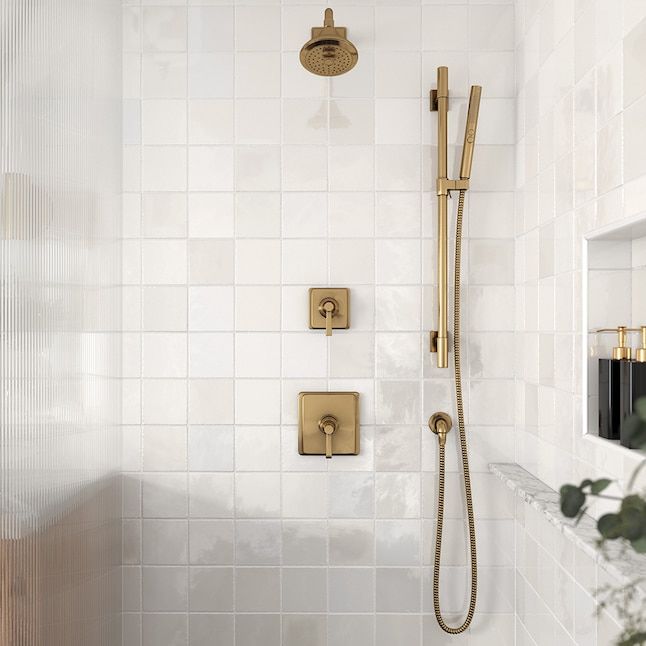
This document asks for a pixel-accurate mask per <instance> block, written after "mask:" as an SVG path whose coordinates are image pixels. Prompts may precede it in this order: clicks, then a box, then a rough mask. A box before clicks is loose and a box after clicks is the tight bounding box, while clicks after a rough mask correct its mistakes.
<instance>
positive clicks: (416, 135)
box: [124, 0, 515, 646]
mask: <svg viewBox="0 0 646 646" xmlns="http://www.w3.org/2000/svg"><path fill="white" fill-rule="evenodd" d="M160 4H161V3H160ZM188 4H189V6H187V3H186V2H183V3H182V2H181V1H178V2H172V1H170V2H164V3H163V5H164V6H155V4H154V2H148V1H146V2H144V3H143V6H139V3H138V2H132V1H129V2H127V3H126V6H125V8H124V42H125V53H124V92H125V147H124V172H125V175H124V182H125V190H126V194H125V196H124V232H125V235H126V237H127V240H126V241H125V245H124V282H125V287H124V298H125V300H124V327H125V329H126V331H127V332H126V338H125V348H124V366H125V369H126V379H125V389H124V402H125V406H124V411H125V412H124V421H125V424H126V427H125V433H124V447H125V454H124V459H125V465H126V470H127V472H128V481H127V486H128V491H127V495H126V499H125V515H126V516H127V518H128V520H127V521H126V547H125V549H126V552H125V559H126V561H127V563H128V564H129V566H128V567H127V571H126V582H125V589H126V598H125V610H126V612H127V614H126V640H125V643H126V644H127V645H128V646H131V645H133V644H136V645H139V644H141V643H143V644H145V645H146V646H150V645H152V644H155V645H157V644H159V643H160V641H164V643H167V644H169V643H171V642H172V643H173V644H182V645H184V644H187V643H190V644H191V646H202V645H205V644H210V643H211V637H210V636H209V635H211V634H212V633H213V632H216V633H217V634H218V635H219V642H218V643H220V644H223V645H225V644H226V645H227V646H229V645H232V644H234V643H235V644H236V646H251V645H254V646H255V645H257V644H258V643H260V640H262V643H263V644H267V645H274V644H282V645H283V646H295V645H298V646H309V645H314V644H316V645H319V644H329V645H330V646H342V645H344V644H349V643H352V644H354V645H356V646H366V645H373V644H378V645H380V646H383V645H385V644H389V645H390V644H392V643H395V642H396V641H397V642H399V641H401V642H405V643H406V644H410V645H411V646H412V645H415V644H417V645H420V644H422V643H424V644H431V643H433V644H437V643H440V642H439V641H438V640H440V636H439V635H438V630H437V628H436V627H435V620H434V618H433V617H432V614H430V615H429V614H428V613H429V612H430V611H431V609H432V608H431V597H430V593H429V576H430V568H429V567H428V566H429V563H430V550H431V543H432V533H433V518H434V515H435V511H434V505H435V480H436V473H435V468H436V467H435V460H436V447H435V440H434V438H432V437H431V435H430V433H429V431H428V429H427V428H426V421H427V419H428V417H429V415H430V414H431V413H432V412H434V411H436V410H438V409H446V410H449V411H450V412H453V405H452V394H451V393H452V390H451V371H448V370H446V371H440V370H438V369H436V368H434V367H433V363H432V357H431V356H430V355H429V353H428V349H427V345H426V344H427V332H428V330H429V329H431V328H432V327H433V317H434V309H435V306H434V288H433V281H434V272H435V268H434V263H435V260H434V259H435V251H434V249H435V242H434V240H433V239H432V237H433V231H434V227H435V219H434V215H433V213H434V209H435V204H434V203H435V199H434V176H435V149H434V147H433V141H434V137H435V127H436V126H435V123H436V121H435V119H436V118H435V115H432V114H430V113H429V111H428V104H427V101H428V99H427V96H428V90H429V89H430V88H431V87H433V86H434V84H435V74H436V67H437V66H438V65H442V64H445V65H448V66H449V68H450V86H451V93H452V106H451V124H450V125H451V154H452V156H454V155H455V153H456V150H455V149H456V148H458V144H461V140H462V136H463V135H462V127H463V120H464V113H465V107H466V106H465V102H466V96H467V92H468V86H469V84H470V83H479V84H482V85H483V86H484V99H483V103H482V109H481V125H480V130H479V133H478V144H479V145H478V149H477V152H476V157H475V162H474V173H473V184H472V186H473V190H472V191H470V194H469V205H468V206H469V213H468V216H467V231H468V238H469V240H468V243H467V245H466V250H467V253H466V254H465V266H464V276H465V290H464V294H465V297H464V316H465V319H464V327H465V330H466V334H465V339H464V343H465V348H466V361H465V365H468V369H467V373H468V374H467V379H466V384H465V388H466V392H467V402H468V416H467V419H468V423H469V427H470V431H469V435H470V438H471V445H472V447H473V448H472V462H473V469H474V471H475V473H474V489H475V496H476V500H475V503H476V510H477V515H478V530H479V546H480V558H481V561H480V562H481V570H480V575H481V579H480V589H481V593H480V602H479V611H478V615H477V617H476V619H475V622H474V628H473V630H472V639H473V642H472V643H474V644H476V643H478V644H483V643H493V642H494V641H495V643H497V644H511V643H512V641H513V588H514V584H513V573H512V565H513V559H512V555H513V544H512V536H513V533H512V532H513V503H512V500H511V498H510V496H511V494H510V493H509V492H508V491H507V490H505V489H504V488H503V487H502V486H501V485H500V484H499V483H498V482H497V481H495V480H493V479H492V476H490V475H489V474H488V472H487V463H488V462H490V461H510V460H512V459H513V425H514V405H513V400H514V383H513V379H512V374H513V352H512V348H513V336H512V331H513V325H514V324H513V296H514V278H513V274H514V267H513V263H514V261H513V253H514V241H513V238H514V233H515V231H514V213H513V193H512V192H513V188H514V186H513V172H514V168H513V150H514V149H513V144H514V131H513V124H514V99H513V95H514V85H513V74H514V65H513V51H512V50H513V45H514V42H513V20H514V18H513V14H514V11H513V7H512V5H511V4H509V3H505V2H503V3H495V4H486V3H480V2H477V3H476V2H474V3H472V4H469V5H467V4H451V5H446V6H445V5H444V3H439V4H426V3H425V4H423V5H422V4H420V2H406V3H401V2H393V3H392V4H385V3H383V2H372V1H371V0H370V1H363V2H356V3H339V4H337V5H335V6H334V8H335V10H336V18H337V24H339V25H345V26H347V27H348V29H349V36H350V38H351V39H352V40H353V41H354V42H355V44H356V45H357V47H358V49H359V53H360V54H359V55H360V58H359V64H358V65H357V67H356V68H355V70H353V71H352V72H351V73H349V74H347V75H345V76H342V77H339V78H336V79H333V80H326V79H321V78H318V77H315V76H312V75H310V74H309V73H307V72H306V71H305V70H304V69H303V68H302V67H301V66H300V64H299V61H298V51H299V49H300V47H301V46H302V44H303V43H304V42H305V41H306V40H307V39H308V38H309V33H310V28H311V27H312V26H314V25H319V24H320V23H321V20H322V12H323V9H324V5H322V4H320V5H319V4H312V3H298V2H295V3H283V4H282V5H281V4H280V2H278V1H271V0H269V1H267V2H236V3H235V4H231V3H229V4H227V3H221V4H220V3H218V4H217V5H214V4H213V3H205V5H209V6H201V5H200V3H199V2H190V3H188ZM458 152H459V150H458ZM455 203H456V202H455V200H453V201H452V206H453V207H455ZM327 284H330V285H338V286H347V287H349V288H350V289H351V290H352V298H353V311H352V322H353V326H352V329H350V330H348V331H347V332H338V333H337V332H335V334H334V336H333V337H332V338H331V339H326V338H325V337H324V335H323V333H322V332H315V331H310V330H308V326H307V289H308V288H309V287H311V286H316V285H327ZM317 389H318V390H328V389H329V390H333V389H342V390H357V391H359V392H360V393H361V398H362V410H361V414H362V422H363V425H362V447H363V448H362V453H361V455H360V456H359V457H355V458H334V459H333V460H332V461H331V462H329V463H327V462H326V461H325V460H324V459H323V458H318V457H311V458H305V457H300V456H299V455H298V453H297V437H296V435H297V429H296V424H297V418H296V395H297V393H298V392H299V391H301V390H317ZM492 402H495V404H492ZM449 455H450V460H449V469H450V471H451V473H450V474H449V491H450V493H449V498H450V500H449V504H448V519H447V524H446V532H447V536H446V546H447V549H446V554H445V562H446V570H445V574H444V583H445V590H444V595H443V604H444V606H445V607H446V608H447V609H449V610H453V611H462V610H463V609H464V606H465V605H466V603H465V599H466V596H465V595H466V582H467V578H466V575H467V571H466V567H465V564H466V555H465V543H464V539H463V531H464V528H463V523H462V520H461V519H462V516H463V510H462V507H461V495H459V494H458V491H459V486H460V479H459V476H458V473H457V457H458V454H457V450H456V445H455V434H453V436H452V437H451V439H450V447H449ZM423 612H424V613H426V614H425V615H424V616H423ZM260 635H262V637H260ZM169 636H172V637H169ZM169 640H170V641H169ZM464 641H465V643H467V641H466V638H464Z"/></svg>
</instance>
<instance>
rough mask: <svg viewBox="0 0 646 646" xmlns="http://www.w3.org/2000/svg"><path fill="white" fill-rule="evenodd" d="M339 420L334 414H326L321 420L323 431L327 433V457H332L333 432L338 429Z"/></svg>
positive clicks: (320, 425)
mask: <svg viewBox="0 0 646 646" xmlns="http://www.w3.org/2000/svg"><path fill="white" fill-rule="evenodd" d="M337 426H338V422H337V419H336V417H334V416H333V415H324V416H323V417H322V418H321V419H320V420H319V428H320V429H321V433H325V457H326V458H331V457H332V434H333V433H334V432H335V431H336V429H337Z"/></svg>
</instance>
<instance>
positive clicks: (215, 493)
mask: <svg viewBox="0 0 646 646" xmlns="http://www.w3.org/2000/svg"><path fill="white" fill-rule="evenodd" d="M184 479H186V476H184ZM188 492H189V514H190V516H191V518H232V517H233V474H232V473H189V475H188Z"/></svg>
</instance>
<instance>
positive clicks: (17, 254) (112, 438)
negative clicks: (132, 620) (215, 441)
mask: <svg viewBox="0 0 646 646" xmlns="http://www.w3.org/2000/svg"><path fill="white" fill-rule="evenodd" d="M0 47H1V60H0V155H1V157H0V171H1V173H0V209H1V210H0V289H1V292H2V293H1V302H0V305H1V312H0V423H1V426H0V644H2V645H3V646H4V645H5V644H7V645H9V644H11V645H12V646H14V645H15V646H32V645H37V644H38V645H41V644H42V645H43V646H45V645H46V646H50V645H56V646H58V645H61V646H62V645H63V644H64V645H65V646H76V645H78V646H81V645H83V646H87V645H90V644H91V645H92V646H103V645H108V644H110V645H112V644H117V643H120V642H119V640H120V625H119V624H120V618H119V613H118V609H119V607H120V575H119V563H120V553H119V552H120V548H119V544H120V542H119V538H120V531H121V529H120V520H119V516H120V509H119V505H120V487H119V474H118V471H119V460H120V441H119V436H120V432H119V427H118V424H119V415H120V384H119V376H120V344H119V326H120V317H121V313H120V293H119V287H118V285H119V283H120V264H121V262H120V251H119V238H120V226H121V224H120V221H121V217H120V197H119V194H120V186H121V170H120V141H121V125H120V122H121V116H120V115H121V107H120V84H121V72H120V68H121V64H120V56H121V54H120V51H121V30H120V7H119V4H118V3H117V2H116V1H114V0H0Z"/></svg>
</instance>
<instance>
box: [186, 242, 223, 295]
mask: <svg viewBox="0 0 646 646" xmlns="http://www.w3.org/2000/svg"><path fill="white" fill-rule="evenodd" d="M233 274H234V266H233V240H217V239H204V240H202V239H193V240H189V241H188V280H189V283H190V284H191V285H230V284H233Z"/></svg>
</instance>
